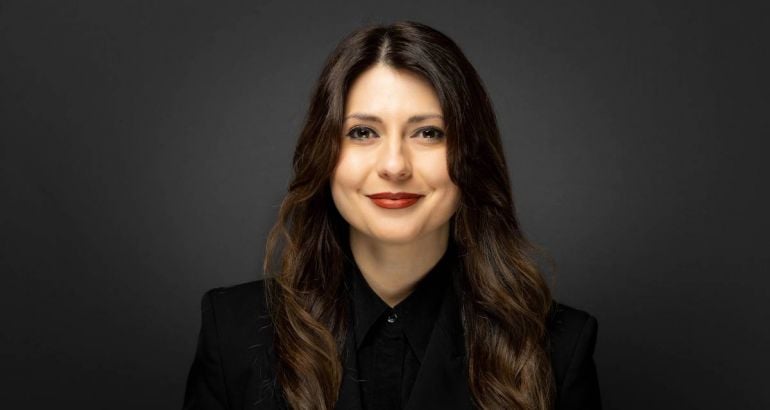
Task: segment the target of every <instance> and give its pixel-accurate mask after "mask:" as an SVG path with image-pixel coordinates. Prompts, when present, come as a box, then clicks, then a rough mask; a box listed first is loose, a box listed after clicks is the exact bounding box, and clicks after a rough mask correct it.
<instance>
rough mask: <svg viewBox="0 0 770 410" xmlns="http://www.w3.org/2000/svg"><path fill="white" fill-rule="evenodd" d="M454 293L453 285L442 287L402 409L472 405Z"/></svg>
mask: <svg viewBox="0 0 770 410" xmlns="http://www.w3.org/2000/svg"><path fill="white" fill-rule="evenodd" d="M453 276H456V275H453ZM453 279H454V278H453ZM456 292H457V290H456V288H455V286H453V284H450V285H449V286H447V287H446V293H445V295H444V300H443V302H442V305H441V310H440V311H439V318H438V320H437V321H436V324H435V325H434V326H433V331H432V332H431V337H430V341H429V342H428V347H427V348H426V350H425V357H424V358H423V362H422V364H421V365H420V370H419V372H418V373H417V379H416V380H415V382H414V386H413V387H412V392H411V394H410V396H409V401H408V402H407V404H406V406H405V410H418V409H446V410H460V409H463V410H465V409H472V408H473V402H472V399H471V394H470V390H469V388H468V382H467V374H468V370H467V366H466V360H465V355H466V354H465V340H464V336H463V329H462V323H461V322H460V304H459V300H458V298H457V293H456Z"/></svg>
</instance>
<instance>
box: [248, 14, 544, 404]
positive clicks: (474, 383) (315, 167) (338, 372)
mask: <svg viewBox="0 0 770 410" xmlns="http://www.w3.org/2000/svg"><path fill="white" fill-rule="evenodd" d="M374 64H385V65H387V66H389V67H392V68H396V69H403V70H409V71H410V72H413V73H416V74H419V75H421V76H423V77H424V78H426V79H427V80H428V81H429V82H430V83H431V84H432V86H433V88H434V90H435V91H436V94H437V95H438V99H439V102H440V104H441V108H442V111H443V114H444V117H445V119H446V125H447V129H446V138H447V161H448V170H449V175H450V178H451V179H452V181H453V182H454V183H455V184H456V185H457V186H458V187H459V190H460V192H461V195H460V205H459V207H458V209H457V211H456V212H455V214H453V215H452V219H451V227H452V229H451V232H450V235H451V238H450V239H451V240H452V241H453V242H454V244H455V246H456V250H457V253H458V255H461V257H460V258H459V260H461V261H462V263H461V267H462V269H461V274H460V277H459V280H460V283H461V284H462V286H460V289H462V291H461V294H460V295H458V296H459V298H460V300H461V312H460V313H461V315H460V316H461V319H462V325H463V328H464V334H465V336H464V337H465V346H466V353H467V364H468V380H467V382H468V386H469V389H470V392H471V394H472V396H473V400H474V402H475V405H476V406H477V407H479V408H483V409H501V408H504V409H538V410H544V409H548V408H551V406H552V404H553V395H554V394H553V375H552V369H551V364H550V357H549V354H548V340H547V325H546V323H547V318H548V314H549V311H550V307H551V303H552V299H551V292H550V290H549V287H548V285H547V283H546V281H545V280H544V277H543V275H542V273H541V272H540V270H539V268H538V266H537V264H536V261H535V258H534V257H533V256H534V251H538V250H539V248H538V247H537V246H535V245H533V244H532V243H531V242H529V241H528V240H527V239H526V238H525V237H524V234H523V233H522V231H521V229H520V227H519V223H518V220H517V218H516V210H515V207H514V203H513V196H512V191H511V184H510V181H509V177H508V168H507V165H506V161H505V157H504V152H503V147H502V143H501V140H500V132H499V129H498V126H497V119H496V117H495V113H494V111H493V107H492V103H491V101H490V99H489V96H488V94H487V92H486V90H485V87H484V85H483V83H482V81H481V78H480V77H479V75H478V73H477V72H476V70H475V69H474V67H473V66H472V65H471V63H470V62H469V61H468V59H467V58H466V57H465V55H464V54H463V53H462V51H461V50H460V48H459V47H458V46H457V44H455V43H454V42H453V41H452V40H451V39H450V38H449V37H447V36H446V35H444V34H442V33H441V32H439V31H437V30H435V29H433V28H431V27H429V26H426V25H424V24H421V23H416V22H410V21H402V22H396V23H394V24H390V25H371V26H367V27H363V28H361V29H358V30H356V31H354V32H352V33H351V34H349V35H348V36H347V37H345V38H344V39H343V40H342V41H341V42H340V43H339V45H338V46H337V47H336V48H335V49H334V51H333V52H332V53H331V54H330V56H329V57H328V59H327V61H326V63H325V65H324V67H323V70H322V72H321V75H320V77H319V78H318V81H317V84H316V85H315V88H314V91H313V93H312V96H311V100H310V105H309V108H308V112H307V116H306V118H305V121H304V126H303V128H302V131H301V134H300V136H299V140H298V141H297V145H296V150H295V151H294V156H293V176H292V179H291V181H290V183H289V187H288V192H287V194H286V196H285V198H284V199H283V202H282V204H281V206H280V210H279V215H278V220H277V222H276V224H275V225H274V226H273V228H272V229H271V231H270V233H269V235H268V239H267V244H266V254H265V261H264V266H263V267H264V271H265V273H266V296H267V300H268V306H269V311H270V315H271V318H272V321H273V327H274V330H275V332H274V349H275V354H276V359H277V361H278V362H279V363H280V365H279V366H277V369H276V382H277V383H278V385H280V388H281V394H282V395H283V397H284V399H285V400H286V401H287V403H288V404H289V406H290V407H291V408H295V409H332V408H333V407H334V406H335V403H336V401H337V399H338V393H339V388H340V386H341V383H342V374H343V368H342V357H341V354H342V352H343V349H344V342H345V336H346V332H347V330H348V327H349V319H348V317H349V316H348V314H349V312H348V311H347V310H348V304H347V303H342V301H344V300H345V299H344V298H345V297H346V296H345V293H344V277H343V276H344V273H343V272H344V267H345V258H346V255H347V254H348V252H349V251H348V249H349V248H348V247H349V242H348V241H349V238H348V237H347V233H348V224H347V222H346V221H345V220H344V219H343V218H342V217H341V215H340V214H339V212H338V211H337V209H336V207H335V205H334V203H333V201H332V198H331V191H330V178H331V176H332V173H333V170H334V168H335V165H336V163H337V159H338V154H339V150H340V145H341V135H342V123H343V115H344V108H345V107H344V103H345V97H346V95H347V92H348V90H349V88H350V86H351V84H352V82H353V81H354V80H355V79H356V77H357V76H358V75H359V74H361V73H362V72H363V71H364V70H366V69H367V68H369V67H371V66H372V65H374ZM273 265H275V266H273Z"/></svg>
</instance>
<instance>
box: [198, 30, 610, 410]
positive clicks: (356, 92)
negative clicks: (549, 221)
mask: <svg viewBox="0 0 770 410" xmlns="http://www.w3.org/2000/svg"><path fill="white" fill-rule="evenodd" d="M293 166H294V169H293V170H294V175H293V179H292V181H291V183H290V186H289V190H288V194H287V195H286V197H285V199H284V201H283V204H282V206H281V209H280V212H279V219H278V222H277V223H276V225H275V227H274V228H273V229H272V231H271V232H270V236H269V238H268V243H267V253H266V258H265V264H264V270H265V272H266V279H264V280H260V281H255V282H250V283H246V284H242V285H238V286H233V287H228V288H218V289H212V290H210V291H209V292H207V293H206V295H205V296H204V298H203V301H202V325H201V332H200V337H199V342H198V350H197V353H196V356H195V360H194V363H193V365H192V368H191V370H190V374H189V377H188V382H187V391H186V394H185V404H184V407H185V408H205V409H225V408H227V409H240V408H259V409H272V408H293V409H331V408H339V409H342V408H344V409H398V408H406V409H434V408H435V409H468V408H472V407H477V408H484V409H551V408H558V409H598V408H600V407H601V405H600V399H599V388H598V381H597V375H596V369H595V365H594V361H593V358H592V355H593V349H594V344H595V341H596V334H597V322H596V319H595V318H593V317H592V316H590V315H589V314H587V313H586V312H583V311H580V310H577V309H573V308H570V307H567V306H565V305H562V304H558V303H556V302H555V301H553V300H552V298H551V293H550V291H549V288H548V286H547V284H546V283H545V281H544V279H543V277H542V275H541V273H540V272H539V271H538V268H537V266H536V264H535V263H534V258H533V250H534V249H535V247H534V246H533V245H531V244H530V243H529V242H527V240H526V239H525V238H524V236H523V234H522V232H521V230H520V228H519V224H518V221H517V219H516V216H515V208H514V203H513V200H512V194H511V188H510V181H509V179H508V170H507V166H506V163H505V159H504V155H503V148H502V144H501V142H500V136H499V131H498V127H497V122H496V118H495V114H494V112H493V109H492V105H491V102H490V100H489V97H488V95H487V94H486V91H485V89H484V87H483V85H482V82H481V80H480V78H479V77H478V75H477V73H476V71H475V69H474V68H473V67H472V65H471V64H470V63H469V62H468V60H467V59H466V57H465V56H464V55H463V53H462V52H461V50H460V49H459V48H458V47H457V45H456V44H455V43H454V42H453V41H452V40H450V39H449V38H448V37H446V36H445V35H443V34H442V33H440V32H438V31H436V30H434V29H432V28H430V27H428V26H425V25H423V24H419V23H414V22H399V23H395V24H392V25H389V26H372V27H366V28H363V29H360V30H358V31H356V32H354V33H352V34H351V35H349V36H348V37H347V38H345V39H344V40H343V41H342V42H341V43H340V44H339V46H338V47H337V48H336V49H335V50H334V52H333V53H332V55H331V56H330V57H329V59H328V60H327V62H326V65H325V67H324V69H323V71H322V74H321V76H320V78H319V80H318V83H317V85H316V88H315V92H314V94H313V97H312V100H311V104H310V107H309V112H308V115H307V118H306V121H305V125H304V128H303V130H302V133H301V136H300V138H299V141H298V143H297V147H296V151H295V153H294V160H293ZM273 265H276V266H273Z"/></svg>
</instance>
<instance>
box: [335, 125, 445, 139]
mask: <svg viewBox="0 0 770 410" xmlns="http://www.w3.org/2000/svg"><path fill="white" fill-rule="evenodd" d="M357 130H368V131H369V132H371V133H374V134H376V133H375V132H374V130H373V129H371V128H369V127H362V126H360V125H359V126H355V127H353V128H351V129H350V131H348V133H347V134H345V136H346V137H348V138H350V139H352V140H354V141H355V140H366V139H369V138H354V135H355V132H356V131H357ZM425 131H434V132H435V133H437V134H438V135H437V136H436V137H433V138H426V139H428V140H437V141H438V140H440V139H442V138H444V131H441V130H440V129H438V128H436V127H425V128H420V129H419V130H417V133H418V134H422V133H423V132H425Z"/></svg>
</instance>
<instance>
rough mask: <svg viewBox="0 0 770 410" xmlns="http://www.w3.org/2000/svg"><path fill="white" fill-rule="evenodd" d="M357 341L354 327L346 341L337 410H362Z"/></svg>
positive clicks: (349, 331) (350, 329)
mask: <svg viewBox="0 0 770 410" xmlns="http://www.w3.org/2000/svg"><path fill="white" fill-rule="evenodd" d="M355 346H356V340H355V332H354V331H353V326H352V322H351V326H350V327H349V329H348V333H347V336H346V339H345V352H344V360H343V363H342V366H343V373H342V385H341V386H340V395H339V397H338V398H337V404H336V406H335V409H337V410H361V408H362V407H361V385H360V384H359V383H358V361H357V359H356V349H355Z"/></svg>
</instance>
